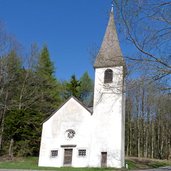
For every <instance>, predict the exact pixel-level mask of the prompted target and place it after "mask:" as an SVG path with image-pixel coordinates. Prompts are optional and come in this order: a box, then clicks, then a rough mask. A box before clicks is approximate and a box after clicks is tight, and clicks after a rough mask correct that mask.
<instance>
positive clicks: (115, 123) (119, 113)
mask: <svg viewBox="0 0 171 171" xmlns="http://www.w3.org/2000/svg"><path fill="white" fill-rule="evenodd" d="M106 69H108V68H97V69H96V71H95V72H96V73H95V90H94V92H95V95H94V113H93V121H94V127H95V129H94V132H93V134H94V136H93V137H95V138H94V139H93V143H92V146H91V152H92V153H91V161H92V162H91V166H98V167H100V165H101V163H100V162H101V152H107V154H108V156H107V157H108V161H107V166H108V167H117V168H120V167H122V166H123V165H124V163H123V161H124V159H123V157H124V155H123V154H124V147H123V144H124V139H123V133H124V125H123V111H124V110H123V109H122V105H123V94H122V83H123V67H112V68H109V69H112V70H113V83H110V84H104V72H105V70H106Z"/></svg>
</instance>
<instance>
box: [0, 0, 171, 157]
mask: <svg viewBox="0 0 171 171" xmlns="http://www.w3.org/2000/svg"><path fill="white" fill-rule="evenodd" d="M121 2H122V3H121ZM147 2H148V3H149V2H151V4H150V3H149V4H148V3H147ZM152 2H153V1H152V0H150V1H138V0H135V1H129V0H128V1H117V0H116V1H115V3H116V11H117V18H118V20H117V22H118V25H119V26H122V27H120V28H119V29H120V30H121V31H123V32H124V33H125V38H126V41H128V42H129V43H130V44H132V45H133V47H134V50H133V51H134V53H132V54H131V55H126V56H124V57H125V60H126V63H127V76H126V125H125V126H126V127H125V153H126V155H127V156H137V157H149V158H157V159H170V158H171V134H170V130H171V93H170V90H171V87H170V75H171V57H170V50H171V46H170V41H171V40H170V36H171V29H170V23H171V22H170V21H171V20H170V18H169V17H171V16H170V13H169V11H171V10H170V5H171V2H168V1H167V3H166V2H165V3H164V1H159V2H160V3H156V4H155V3H152ZM156 11H157V13H156ZM143 19H144V22H142V21H143ZM138 21H141V22H138ZM156 26H158V27H156ZM142 33H143V34H142ZM139 35H141V36H140V37H139ZM54 72H55V68H54V65H53V62H52V61H51V59H50V53H49V51H48V46H46V45H45V46H43V47H41V48H39V47H38V46H37V45H36V44H33V45H31V47H30V52H28V55H23V54H22V53H21V49H20V45H19V44H18V42H17V41H16V40H15V39H14V38H13V37H11V36H10V35H8V34H7V33H6V31H5V30H4V29H3V26H2V25H0V155H7V156H9V157H10V158H12V157H13V156H37V155H38V153H39V146H40V138H41V127H42V123H43V121H44V120H45V119H46V118H47V117H48V116H50V115H51V114H52V112H54V111H55V110H56V109H57V108H58V107H59V106H60V105H61V104H62V103H63V102H64V101H65V100H66V99H67V98H68V97H69V96H71V95H73V96H76V97H77V98H78V99H79V100H81V101H82V102H83V103H84V104H85V105H88V106H91V105H92V103H93V80H92V79H91V78H90V76H89V75H88V73H87V72H85V73H84V74H83V76H82V77H81V78H79V79H78V78H76V76H75V75H73V76H71V78H70V80H65V81H61V80H58V78H56V77H55V76H54ZM135 72H138V74H137V76H136V77H132V76H131V74H132V73H135Z"/></svg>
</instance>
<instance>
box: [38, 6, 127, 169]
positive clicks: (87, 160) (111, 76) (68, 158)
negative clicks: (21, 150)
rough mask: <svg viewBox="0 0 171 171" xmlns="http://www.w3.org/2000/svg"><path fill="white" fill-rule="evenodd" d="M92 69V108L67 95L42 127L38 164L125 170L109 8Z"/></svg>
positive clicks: (120, 84)
mask: <svg viewBox="0 0 171 171" xmlns="http://www.w3.org/2000/svg"><path fill="white" fill-rule="evenodd" d="M94 69H95V87H94V104H93V109H92V108H91V109H90V108H88V107H86V106H84V105H83V104H82V102H80V101H79V100H78V99H76V98H75V97H70V98H69V99H68V100H67V101H66V102H65V103H64V104H63V105H62V106H61V107H60V108H59V109H58V110H57V111H56V112H54V113H53V114H52V115H51V116H50V117H49V118H48V119H47V120H46V121H45V122H44V123H43V128H42V137H41V145H40V154H39V163H38V165H39V166H47V167H66V166H71V167H115V168H121V167H124V165H125V163H124V160H125V156H124V142H125V141H124V138H125V135H124V134H125V96H124V73H125V72H124V70H125V62H124V59H123V56H122V52H121V49H120V46H119V41H118V36H117V32H116V27H115V23H114V14H113V8H112V10H111V12H110V17H109V22H108V25H107V28H106V33H105V36H104V38H103V42H102V45H101V48H100V50H99V53H98V55H97V57H96V60H95V63H94Z"/></svg>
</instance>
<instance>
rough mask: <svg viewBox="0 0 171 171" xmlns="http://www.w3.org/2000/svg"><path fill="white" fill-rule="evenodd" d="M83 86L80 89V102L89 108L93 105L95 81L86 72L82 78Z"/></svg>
mask: <svg viewBox="0 0 171 171" xmlns="http://www.w3.org/2000/svg"><path fill="white" fill-rule="evenodd" d="M80 82H81V86H80V87H79V94H80V95H79V96H80V100H81V101H82V102H83V103H84V104H85V105H88V106H92V105H93V88H94V85H93V80H92V79H91V78H90V76H89V75H88V72H85V73H84V74H83V75H82V77H81V78H80Z"/></svg>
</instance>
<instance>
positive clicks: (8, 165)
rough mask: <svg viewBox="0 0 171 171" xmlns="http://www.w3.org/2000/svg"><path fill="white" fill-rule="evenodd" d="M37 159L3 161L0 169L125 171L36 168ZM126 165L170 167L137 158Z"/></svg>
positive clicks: (155, 161)
mask: <svg viewBox="0 0 171 171" xmlns="http://www.w3.org/2000/svg"><path fill="white" fill-rule="evenodd" d="M37 163H38V158H37V157H27V158H15V159H14V160H13V161H9V160H4V161H1V162H0V169H30V170H31V169H32V170H54V171H121V170H122V171H125V170H126V169H113V168H67V167H63V168H49V167H48V168H47V167H38V166H37ZM126 163H127V164H128V166H129V169H147V168H158V167H162V166H168V165H171V161H165V160H152V159H143V158H141V159H138V158H127V159H126Z"/></svg>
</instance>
